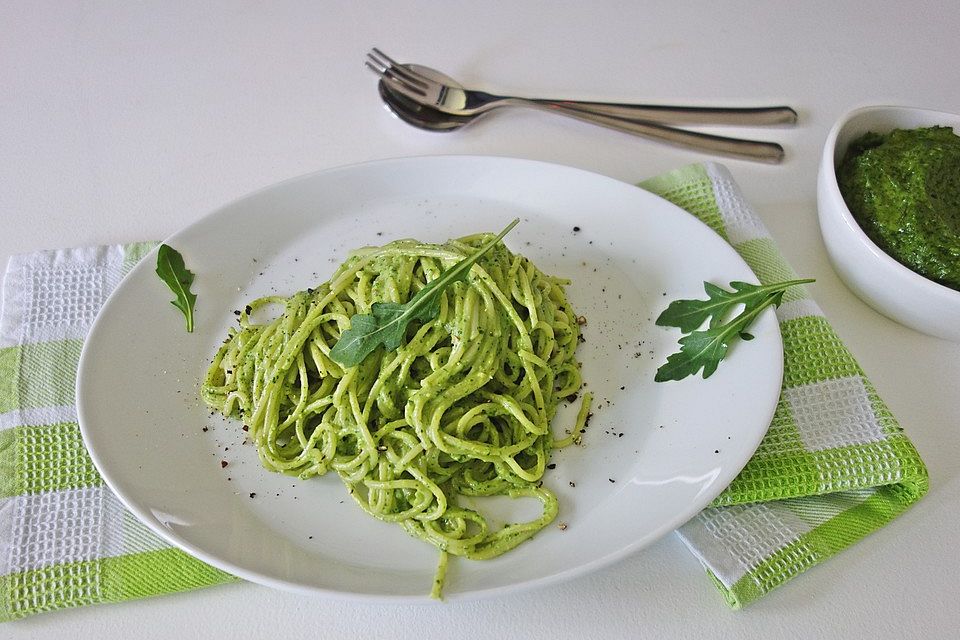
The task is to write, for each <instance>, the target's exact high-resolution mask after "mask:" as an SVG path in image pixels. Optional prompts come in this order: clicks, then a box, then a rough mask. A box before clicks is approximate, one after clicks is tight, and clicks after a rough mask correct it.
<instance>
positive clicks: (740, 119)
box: [530, 100, 797, 127]
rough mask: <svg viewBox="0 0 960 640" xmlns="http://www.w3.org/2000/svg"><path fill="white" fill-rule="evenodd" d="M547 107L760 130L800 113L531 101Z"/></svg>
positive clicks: (792, 121) (780, 109)
mask: <svg viewBox="0 0 960 640" xmlns="http://www.w3.org/2000/svg"><path fill="white" fill-rule="evenodd" d="M530 102H536V103H538V104H541V105H545V106H548V107H553V106H557V107H565V108H568V109H578V110H580V111H586V112H588V113H596V114H598V115H603V116H611V117H613V118H622V119H624V120H642V121H644V122H655V123H658V124H679V125H712V124H718V125H734V126H743V127H761V126H768V125H778V124H781V125H789V124H795V123H796V122H797V112H796V111H794V110H793V109H791V108H790V107H787V106H778V107H684V106H671V105H652V104H616V103H611V102H586V101H579V100H531V101H530Z"/></svg>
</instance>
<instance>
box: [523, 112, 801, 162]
mask: <svg viewBox="0 0 960 640" xmlns="http://www.w3.org/2000/svg"><path fill="white" fill-rule="evenodd" d="M526 104H527V105H528V106H532V107H535V108H538V109H543V110H545V111H551V112H553V113H556V114H559V115H564V116H567V117H569V118H574V119H576V120H582V121H584V122H590V123H593V124H596V125H600V126H601V127H606V128H608V129H615V130H617V131H623V132H625V133H630V134H633V135H636V136H641V137H644V138H651V139H654V140H659V141H661V142H666V143H668V144H672V145H676V146H680V147H685V148H687V149H694V150H697V151H705V152H708V153H715V154H719V155H724V156H730V157H733V158H742V159H745V160H755V161H759V162H766V163H769V164H777V163H779V162H781V161H782V160H783V155H784V154H783V147H781V146H780V145H779V144H776V143H775V142H763V141H757V140H743V139H741V138H726V137H723V136H715V135H712V134H709V133H700V132H699V131H687V130H685V129H675V128H673V127H668V126H665V125H662V124H657V123H653V122H643V121H638V120H624V119H623V118H615V117H612V116H606V115H600V114H597V113H590V112H587V111H582V110H580V109H572V108H568V107H563V106H558V105H556V104H549V103H540V102H537V101H530V102H527V103H526Z"/></svg>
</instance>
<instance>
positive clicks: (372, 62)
mask: <svg viewBox="0 0 960 640" xmlns="http://www.w3.org/2000/svg"><path fill="white" fill-rule="evenodd" d="M367 58H368V60H367V61H366V62H365V64H366V65H367V67H368V68H369V69H370V70H372V71H373V72H375V73H376V74H377V75H378V76H380V77H381V78H383V79H384V80H389V81H391V82H392V83H393V86H394V87H397V88H403V89H406V90H407V91H408V92H412V93H414V94H416V95H417V96H419V97H420V98H425V97H426V96H427V94H426V92H425V91H424V90H423V89H421V88H420V87H419V86H417V85H414V84H412V83H410V82H408V81H407V79H406V78H404V77H403V76H402V75H400V74H398V73H397V72H396V71H397V67H388V66H386V65H384V64H383V62H381V61H380V60H377V59H376V58H375V57H373V56H371V55H369V54H368V55H367ZM410 97H413V96H410ZM414 99H415V100H416V99H417V98H414Z"/></svg>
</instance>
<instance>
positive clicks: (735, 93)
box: [0, 0, 960, 639]
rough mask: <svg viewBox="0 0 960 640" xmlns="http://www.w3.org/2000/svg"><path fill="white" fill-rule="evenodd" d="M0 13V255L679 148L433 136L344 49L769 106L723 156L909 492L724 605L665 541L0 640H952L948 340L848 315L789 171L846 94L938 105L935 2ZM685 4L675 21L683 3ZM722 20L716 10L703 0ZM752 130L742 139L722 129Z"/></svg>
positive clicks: (539, 89)
mask: <svg viewBox="0 0 960 640" xmlns="http://www.w3.org/2000/svg"><path fill="white" fill-rule="evenodd" d="M459 4H461V5H462V6H460V7H459V8H454V7H453V5H452V3H451V4H450V5H448V4H447V3H442V2H428V1H420V2H406V3H387V2H371V1H366V2H341V3H337V2H323V1H313V2H297V3H294V2H276V3H263V4H262V5H258V4H257V3H249V2H243V3H240V2H227V1H223V2H213V3H195V2H157V3H152V4H147V5H142V4H141V3H121V2H113V3H109V2H108V3H91V2H75V1H66V0H63V1H61V2H49V3H35V2H3V3H2V4H0V25H2V26H0V264H5V262H6V259H7V257H8V256H9V255H10V254H13V253H18V252H28V251H33V250H37V249H43V248H52V247H63V246H71V245H81V244H101V243H115V242H127V241H133V240H141V239H159V238H163V237H165V236H166V235H168V234H171V233H172V232H174V231H176V230H177V229H178V228H180V227H181V226H183V225H185V224H187V223H189V222H191V221H193V220H196V219H197V218H199V217H200V216H202V215H204V214H205V213H206V212H208V211H210V210H211V209H213V208H215V207H217V206H218V205H221V204H224V203H226V202H228V201H230V200H232V199H234V198H236V197H237V196H239V195H242V194H244V193H247V192H249V191H251V190H253V189H256V188H258V187H261V186H265V185H269V184H271V183H274V182H277V181H279V180H282V179H284V178H287V177H290V176H295V175H298V174H302V173H306V172H311V171H314V170H317V169H323V168H327V167H333V166H336V165H342V164H347V163H353V162H358V161H363V160H369V159H377V158H389V157H396V156H414V155H429V154H446V153H452V154H488V155H503V156H516V157H523V158H534V159H538V160H546V161H551V162H556V163H560V164H566V165H572V166H576V167H581V168H584V169H588V170H592V171H596V172H599V173H603V174H606V175H609V176H613V177H615V178H618V179H622V180H626V181H636V180H638V179H640V178H642V177H646V176H651V175H655V174H658V173H660V172H663V171H666V170H668V169H671V168H674V167H677V166H680V165H684V164H687V163H690V162H695V161H699V160H703V159H705V158H706V156H702V155H698V154H695V153H692V152H685V151H680V150H676V149H673V148H670V147H666V146H661V145H657V144H654V143H649V142H646V141H643V140H640V139H634V138H631V137H630V136H627V135H624V134H618V133H615V132H610V131H606V130H602V129H597V128H593V127H590V126H588V125H585V124H581V123H578V122H574V121H566V120H564V119H561V118H558V117H554V116H550V115H548V114H543V113H537V112H532V111H530V112H528V111H523V110H515V111H513V112H502V113H499V114H497V115H495V116H491V117H489V118H488V119H486V120H485V121H483V122H481V123H478V124H477V125H475V126H473V127H470V128H468V129H466V130H463V131H461V132H457V133H453V134H431V133H426V132H422V131H418V130H415V129H413V128H411V127H408V126H406V125H404V124H402V123H401V122H400V121H398V120H396V119H394V118H392V117H391V116H390V115H389V114H388V113H387V112H386V111H385V110H384V108H383V107H382V106H381V105H380V104H379V101H378V98H377V95H376V89H375V79H374V77H373V76H372V75H371V74H370V73H368V72H366V71H365V70H364V69H363V67H362V61H363V56H364V54H365V52H366V50H367V49H368V47H369V46H371V45H379V46H380V47H382V48H384V49H385V50H386V51H387V52H388V53H392V54H394V55H395V56H396V57H398V58H401V59H403V60H409V61H417V62H422V63H424V64H429V65H431V66H435V67H439V68H442V69H443V70H445V71H447V72H449V73H450V74H452V75H454V76H455V77H457V78H458V79H460V80H462V81H464V82H465V83H466V84H476V85H481V86H486V87H488V88H490V89H494V90H501V91H503V92H511V91H515V92H527V93H529V94H541V95H543V94H547V95H549V94H554V95H556V94H565V95H567V96H569V97H582V98H594V99H611V100H622V101H630V100H633V101H641V100H645V101H651V102H656V101H660V102H670V101H673V102H679V103H691V104H696V103H699V104H707V103H711V102H712V103H726V104H744V105H746V104H765V103H778V104H779V103H784V104H790V105H792V106H794V107H796V108H798V110H799V111H800V113H801V122H800V125H799V126H798V127H796V128H795V129H778V130H773V131H770V132H767V133H768V134H769V135H770V136H771V137H774V138H776V139H778V140H780V141H781V142H783V144H784V145H785V147H786V148H787V154H788V156H787V160H786V162H785V163H784V164H783V165H781V166H766V165H757V164H751V163H747V162H742V161H736V160H727V161H725V162H726V164H727V166H729V167H730V169H731V170H732V172H733V174H734V176H735V178H736V179H737V180H738V181H739V183H740V185H741V186H742V187H743V190H744V192H745V193H746V195H747V197H748V198H749V199H750V200H751V202H752V203H753V204H754V206H755V208H756V209H757V210H758V211H759V212H760V215H761V217H762V218H763V219H764V221H765V222H766V223H767V225H768V226H769V227H770V229H771V231H772V233H773V235H774V237H775V238H777V239H778V240H779V242H780V244H781V246H782V248H783V251H784V253H785V254H786V255H787V256H788V258H789V259H790V261H791V262H792V263H793V265H794V266H795V268H796V269H797V271H798V272H799V273H801V274H803V275H804V276H811V277H815V278H817V284H816V285H815V289H814V294H815V296H816V297H817V299H818V301H819V302H820V304H821V306H822V307H823V308H824V310H825V311H826V313H827V315H828V317H829V318H830V319H831V320H832V322H833V324H834V326H835V327H836V329H837V331H838V332H839V334H840V335H841V337H842V338H843V339H844V340H845V341H846V342H847V344H848V345H849V347H850V349H851V350H852V351H853V353H854V354H855V355H856V357H857V358H858V359H859V361H860V363H861V365H862V366H863V368H864V369H865V370H866V372H867V374H868V375H869V376H870V377H871V379H872V380H873V382H874V383H875V385H876V387H877V388H878V390H879V391H880V393H881V395H882V396H883V398H884V399H885V400H886V401H887V403H888V404H889V406H890V407H891V409H892V410H893V412H894V414H895V415H896V416H897V417H898V418H899V419H900V421H901V423H902V425H903V427H904V428H905V429H906V430H907V432H908V433H909V435H910V436H911V438H912V439H913V441H914V443H915V444H916V446H917V448H918V449H919V450H920V452H921V454H922V456H923V457H924V459H925V461H926V462H927V464H928V466H929V469H930V476H931V490H930V494H929V495H928V496H927V497H926V498H925V499H924V500H923V501H922V502H920V503H919V504H918V505H917V506H915V507H914V508H913V509H912V510H911V511H909V512H908V513H907V514H906V515H905V516H904V517H902V518H900V519H899V520H897V521H895V522H894V523H892V524H890V525H889V526H887V527H885V528H884V529H882V530H881V531H879V532H878V533H875V534H873V535H871V536H870V537H869V538H867V539H866V540H864V541H862V542H860V543H858V544H857V545H855V546H854V547H852V548H850V549H849V550H846V551H844V552H843V553H841V554H840V555H839V556H836V557H835V558H833V559H831V560H829V561H828V562H827V563H826V564H824V565H821V566H820V567H816V568H814V569H812V570H811V571H809V572H808V573H806V574H805V575H802V576H801V577H799V578H796V579H795V580H793V581H791V582H790V583H788V584H786V585H785V586H783V587H781V588H779V589H778V590H776V591H775V592H773V593H771V594H769V595H768V596H766V597H765V598H764V599H762V600H761V601H759V602H757V603H755V604H753V605H751V606H749V607H748V608H747V609H746V610H743V611H739V612H734V611H730V610H729V609H727V607H726V605H725V604H724V603H723V600H722V599H721V597H720V595H719V593H717V592H716V591H715V590H714V588H713V586H712V585H711V584H710V582H709V581H708V580H707V578H706V576H705V575H704V574H703V571H702V569H701V568H700V566H699V564H698V563H697V561H696V560H695V559H694V558H693V557H692V556H691V555H690V554H689V553H687V551H686V550H685V548H684V547H683V546H682V545H681V544H680V542H679V541H678V540H677V539H676V538H675V537H674V536H672V535H671V536H668V537H666V538H665V539H663V540H661V541H660V542H658V543H656V544H654V545H653V546H651V547H649V548H647V549H646V550H644V551H642V552H640V553H638V554H636V555H635V556H633V557H630V558H629V559H627V560H625V561H623V562H622V563H620V564H618V565H617V566H613V567H610V568H607V569H604V570H601V571H598V572H596V573H593V574H591V575H588V576H586V577H582V578H579V579H576V580H572V581H570V582H567V583H564V584H560V585H556V586H553V587H549V588H543V589H538V590H533V591H526V592H523V593H521V594H519V595H516V596H512V597H503V598H497V599H487V600H481V601H475V602H468V603H462V604H448V605H439V606H378V605H369V604H364V605H356V604H350V603H347V602H341V601H330V600H323V599H315V598H310V597H304V596H299V595H293V594H289V593H284V592H280V591H274V590H271V589H268V588H266V587H261V586H257V585H254V584H236V585H230V586H221V587H214V588H210V589H206V590H202V591H198V592H193V593H185V594H177V595H171V596H165V597H158V598H152V599H147V600H141V601H137V602H129V603H123V604H119V605H106V606H97V607H87V608H81V609H76V610H70V611H61V612H57V613H52V614H46V615H41V616H36V617H33V618H30V619H26V620H23V621H19V622H15V623H10V624H7V625H4V626H3V627H2V628H0V635H2V636H5V637H9V635H8V634H11V635H13V636H15V637H28V636H29V637H38V638H61V637H70V638H85V637H91V638H105V637H121V636H123V637H137V638H167V637H206V638H240V637H253V636H260V637H278V638H279V637H300V636H309V637H312V638H353V637H360V638H367V637H371V638H372V637H390V638H395V639H401V638H421V639H422V638H425V637H440V636H441V634H442V635H444V636H451V637H463V638H470V637H491V638H498V637H500V638H512V637H517V638H519V637H523V638H528V639H533V638H565V637H589V638H633V637H651V638H712V637H726V638H733V637H763V638H768V639H775V638H788V637H790V638H792V637H797V635H798V634H799V635H801V636H805V637H836V638H839V637H872V638H877V637H898V638H903V637H921V636H923V637H926V638H940V637H956V636H955V634H956V633H957V629H958V627H960V613H958V607H957V602H958V601H960V598H958V595H960V586H958V579H957V576H958V575H960V554H958V553H957V548H958V546H960V509H958V508H957V504H958V503H960V477H958V476H960V473H958V469H960V465H958V463H957V460H958V459H960V402H958V401H957V400H956V397H957V394H956V389H957V383H956V381H957V380H958V377H960V345H958V344H952V343H949V342H945V341H942V340H938V339H934V338H930V337H927V336H924V335H921V334H919V333H916V332H914V331H912V330H910V329H907V328H904V327H901V326H899V325H897V324H895V323H894V322H892V321H890V320H887V319H886V318H884V317H883V316H881V315H879V314H878V313H876V312H874V311H873V310H871V309H870V308H869V307H867V306H866V305H865V304H864V303H862V302H861V301H860V300H858V299H857V298H856V297H854V296H853V295H852V294H851V293H850V291H848V290H847V289H846V287H845V286H844V285H843V283H842V282H841V281H840V280H839V279H838V278H837V276H836V275H835V274H834V272H833V270H832V269H831V267H830V265H829V263H828V260H827V257H826V254H825V252H824V247H823V244H822V241H821V238H820V235H819V230H818V227H817V219H816V191H815V189H816V169H817V164H818V160H819V153H820V149H821V146H822V144H823V141H824V139H825V137H826V133H827V130H828V129H829V127H830V125H831V123H832V122H833V121H834V120H835V119H836V118H837V117H838V116H840V115H841V114H842V113H843V112H845V111H846V110H848V109H849V108H852V107H854V106H858V105H864V104H880V103H892V104H906V105H913V106H923V107H928V108H933V109H941V110H946V111H955V112H956V111H960V77H958V76H957V60H958V59H960V38H958V36H957V34H958V32H960V4H957V3H940V4H939V6H937V4H936V3H933V4H929V5H925V4H913V3H900V2H884V3H881V6H872V5H871V3H852V2H842V3H834V2H822V3H817V4H816V5H812V4H811V5H805V4H804V3H795V2H778V3H756V2H728V3H716V2H700V3H680V2H675V1H668V2H642V3H641V2H631V1H625V2H613V1H607V2H593V3H590V2H579V3H548V2H515V1H503V2H501V1H493V0H487V1H486V2H479V3H471V4H467V3H459ZM694 5H696V6H694ZM721 5H722V6H721ZM736 133H743V134H751V133H752V134H756V133H757V132H756V131H745V130H744V131H736Z"/></svg>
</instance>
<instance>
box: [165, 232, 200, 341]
mask: <svg viewBox="0 0 960 640" xmlns="http://www.w3.org/2000/svg"><path fill="white" fill-rule="evenodd" d="M157 275H158V276H160V279H161V280H163V281H164V282H165V283H166V285H167V286H168V287H170V290H171V291H173V293H174V295H175V296H176V299H174V300H171V301H170V304H172V305H173V306H175V307H176V308H177V309H180V312H181V313H183V317H184V318H185V319H186V323H187V333H193V307H194V305H195V304H196V302H197V296H196V295H195V294H194V293H193V292H192V291H190V285H191V284H193V278H194V274H193V272H191V271H190V270H189V269H187V267H186V265H185V264H184V262H183V256H182V255H180V252H179V251H177V250H176V249H174V248H173V247H170V246H169V245H166V244H161V245H160V248H159V249H158V250H157Z"/></svg>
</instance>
